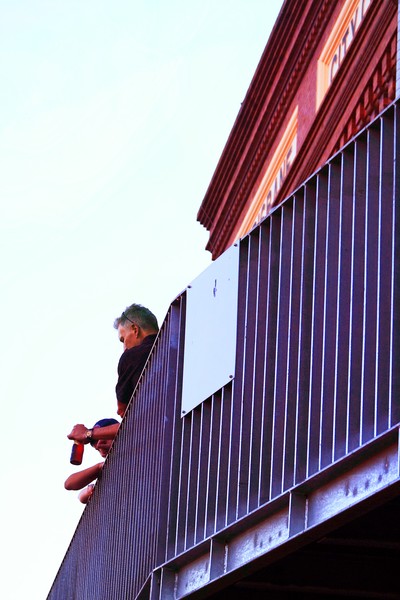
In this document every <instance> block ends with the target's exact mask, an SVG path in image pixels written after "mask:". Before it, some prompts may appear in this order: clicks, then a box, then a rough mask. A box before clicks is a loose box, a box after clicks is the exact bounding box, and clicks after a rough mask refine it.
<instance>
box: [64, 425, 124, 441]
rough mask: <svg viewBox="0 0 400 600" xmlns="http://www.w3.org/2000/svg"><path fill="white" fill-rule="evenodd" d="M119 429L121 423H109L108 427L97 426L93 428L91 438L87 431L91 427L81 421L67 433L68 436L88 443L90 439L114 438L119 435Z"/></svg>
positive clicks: (70, 438)
mask: <svg viewBox="0 0 400 600" xmlns="http://www.w3.org/2000/svg"><path fill="white" fill-rule="evenodd" d="M118 429H119V423H115V424H114V425H107V426H106V427H95V429H92V434H91V437H90V439H89V438H88V437H87V432H88V431H90V429H88V428H87V427H86V426H85V425H82V424H81V423H80V424H78V425H74V426H73V428H72V431H71V433H69V434H68V435H67V438H68V439H69V440H74V441H75V442H79V443H80V444H88V443H89V441H97V440H113V439H114V438H115V436H116V435H117V431H118Z"/></svg>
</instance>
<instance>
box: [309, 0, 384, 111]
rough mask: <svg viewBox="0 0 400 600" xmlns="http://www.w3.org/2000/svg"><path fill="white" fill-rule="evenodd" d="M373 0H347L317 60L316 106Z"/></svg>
mask: <svg viewBox="0 0 400 600" xmlns="http://www.w3.org/2000/svg"><path fill="white" fill-rule="evenodd" d="M372 2H373V0H347V2H345V4H344V6H343V8H342V10H341V12H340V15H339V17H338V19H337V21H336V23H335V24H334V26H333V28H332V32H331V34H330V36H329V38H328V40H327V42H326V44H325V47H324V49H323V51H322V53H321V56H320V58H319V60H318V76H317V108H318V107H319V105H320V104H321V102H322V100H323V97H324V96H325V94H326V92H327V90H328V89H329V87H330V85H331V84H332V81H333V80H334V78H335V75H336V73H337V72H338V70H339V69H340V66H341V64H342V62H343V60H344V57H345V56H346V54H347V51H348V49H349V47H350V44H351V43H352V41H353V39H354V37H355V35H356V33H357V31H358V29H359V27H360V25H361V23H362V21H363V19H364V17H365V15H366V12H367V10H368V8H369V7H370V5H371V4H372Z"/></svg>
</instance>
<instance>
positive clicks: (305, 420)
mask: <svg viewBox="0 0 400 600" xmlns="http://www.w3.org/2000/svg"><path fill="white" fill-rule="evenodd" d="M399 148H400V136H399V106H398V104H397V103H394V104H392V105H391V106H390V107H389V108H388V109H387V110H385V112H384V113H382V114H381V115H380V116H379V117H378V118H377V119H376V120H375V121H374V122H373V123H372V124H371V125H369V126H368V127H367V128H366V129H365V130H363V131H362V132H361V133H360V134H359V135H358V136H357V137H356V138H355V139H354V140H353V141H352V142H350V143H349V144H347V145H346V146H345V147H344V148H343V149H342V150H341V151H340V152H338V153H337V154H336V155H335V156H334V157H332V159H331V160H329V162H328V163H327V164H326V165H325V166H324V167H323V168H322V169H320V170H319V171H318V172H317V173H316V174H315V175H314V176H312V177H311V178H310V179H309V180H308V181H306V182H305V183H304V184H303V185H302V186H301V187H300V188H299V189H298V190H296V191H295V192H294V193H293V195H292V196H291V197H289V198H288V199H287V200H286V201H285V202H284V203H283V204H282V205H281V206H279V207H278V208H277V209H276V210H274V212H273V213H272V214H271V215H270V216H269V217H267V218H266V219H265V220H264V221H263V222H262V223H261V224H260V225H259V226H257V227H256V228H255V229H254V230H252V231H251V232H250V234H249V235H248V236H247V237H245V238H244V239H243V240H241V241H240V250H239V251H240V257H239V290H238V299H239V302H238V315H237V347H236V372H235V378H234V379H233V381H232V382H231V383H229V384H227V385H226V386H224V387H223V388H222V389H220V390H218V391H217V392H216V393H215V394H214V395H213V396H212V397H210V398H208V399H206V400H205V401H204V402H203V403H202V404H201V405H200V406H198V407H197V408H195V409H193V410H192V411H191V412H190V413H189V414H187V415H185V416H184V417H182V418H181V416H180V410H181V406H180V402H181V392H182V389H181V388H182V371H183V351H184V341H185V306H186V294H185V293H183V294H182V295H181V296H180V297H179V298H178V299H177V300H176V301H175V302H174V303H173V304H172V305H171V307H170V311H169V313H168V315H167V317H166V320H165V322H164V324H163V326H162V329H161V331H160V334H159V337H158V341H157V344H156V346H155V348H154V350H153V352H152V355H151V356H150V359H149V361H148V364H147V366H146V368H145V371H144V374H143V376H142V379H141V380H140V382H139V385H138V388H137V389H136V393H135V397H134V401H133V403H132V405H131V406H130V408H129V410H128V412H127V414H126V417H125V419H124V421H123V423H122V425H121V428H120V432H119V434H118V436H117V439H116V440H115V443H114V446H113V448H112V451H111V453H110V455H109V457H108V458H107V462H106V465H105V467H104V469H103V473H102V477H101V480H100V481H99V482H98V484H97V486H96V489H95V493H94V496H93V498H92V500H91V501H90V503H89V504H88V506H87V507H86V509H85V511H84V513H83V516H82V518H81V520H80V522H79V524H78V527H77V529H76V532H75V535H74V537H73V539H72V542H71V545H70V547H69V549H68V551H67V553H66V556H65V559H64V561H63V563H62V565H61V567H60V570H59V573H58V574H57V577H56V579H55V581H54V584H53V586H52V589H51V591H50V593H49V596H48V599H49V600H68V599H73V598H74V599H75V598H76V599H79V600H84V599H88V600H89V599H90V600H94V599H96V600H111V599H113V600H115V599H116V598H118V599H134V598H143V599H144V598H151V599H152V600H154V599H155V598H175V597H183V596H185V595H190V593H191V591H193V590H199V589H201V588H202V587H203V586H206V585H207V584H208V583H209V582H211V581H213V580H215V579H216V578H218V577H219V576H221V575H223V574H224V573H226V572H228V571H232V570H234V569H235V568H237V567H238V563H236V562H235V560H234V559H233V558H230V555H229V552H231V553H233V554H232V556H233V555H234V552H235V548H234V547H233V546H232V547H231V548H228V549H227V546H226V545H225V544H226V543H228V542H226V540H229V539H231V540H233V539H234V536H235V532H237V531H239V530H240V531H241V532H243V531H245V530H246V527H251V526H253V525H254V523H255V522H257V519H258V515H259V514H261V513H262V514H263V515H267V514H269V513H268V511H269V510H270V509H269V507H274V506H278V508H279V510H281V507H282V506H283V504H284V502H286V500H284V499H286V498H287V497H288V496H287V495H288V494H289V493H292V491H293V490H297V489H300V488H301V486H303V488H304V486H305V484H307V482H311V481H315V480H316V478H318V476H319V475H320V474H321V473H326V472H328V471H329V469H330V468H332V466H336V467H337V465H341V464H342V462H343V461H346V460H349V457H357V456H358V454H357V452H360V456H362V451H363V449H365V448H369V447H370V446H371V444H372V443H374V441H376V440H380V439H382V438H384V437H385V435H388V434H391V432H392V431H393V430H394V429H395V428H396V425H398V423H399V421H400V403H399V397H400V393H399V392H400V389H399V388H400V380H399V378H400V371H399V369H398V368H397V366H398V364H399V359H400V356H399V354H400V323H399V317H400V285H399V283H400V281H399V276H400V219H399V208H400V206H399V183H400V177H399V174H400V171H399V167H398V152H399ZM199 319H204V320H205V322H206V321H207V315H201V314H199ZM223 351H224V349H223V340H221V352H223ZM204 377H207V373H204ZM369 456H370V454H369ZM354 460H355V462H353V463H352V464H357V460H358V459H354ZM346 464H347V463H346ZM386 472H387V473H389V472H390V468H389V467H388V469H387V470H386ZM397 476H398V474H397V475H396V474H394V475H393V477H394V478H396V477H397ZM388 477H389V475H388ZM381 479H382V478H381ZM313 485H315V484H313ZM376 485H377V486H378V485H379V484H378V483H377V484H376ZM310 486H311V483H310V484H309V487H308V489H311V487H310ZM303 488H302V489H303ZM368 493H374V487H373V485H372V484H371V489H370V490H369V491H368ZM290 502H291V509H290V510H291V511H292V512H291V513H282V514H283V515H284V514H287V515H289V516H288V517H287V516H286V517H285V519H283V518H282V519H281V521H282V523H283V525H279V528H278V529H279V531H278V529H276V531H275V533H274V532H273V528H271V529H270V531H272V533H270V534H269V542H270V543H271V544H272V538H273V537H274V535H275V534H276V538H278V537H281V535H282V536H283V537H285V536H286V537H287V539H289V538H290V536H291V535H292V534H293V533H298V531H299V527H298V526H296V527H294V528H293V526H292V525H291V524H290V522H289V524H288V521H290V520H291V519H292V513H293V510H295V509H293V506H294V504H293V496H292V497H291V500H290ZM271 510H272V508H271ZM279 510H278V513H279ZM296 510H297V509H296ZM296 510H295V512H296ZM302 510H303V509H302ZM332 510H333V511H334V510H335V508H333V509H330V512H329V516H332ZM337 510H339V507H338V509H337ZM303 512H304V513H305V512H306V511H305V509H304V511H303ZM278 513H277V514H278ZM279 514H281V513H279ZM297 514H298V513H296V515H297ZM308 518H309V517H308ZM319 518H320V519H321V518H322V519H323V518H324V516H323V514H322V517H319ZM327 518H328V515H327ZM246 519H249V520H248V521H246ZM235 528H236V529H235ZM285 528H286V529H287V531H286V533H285V532H284V533H282V531H283V530H284V529H285ZM263 535H264V533H263ZM265 535H266V534H265ZM263 539H266V540H267V542H266V545H265V547H264V548H261V546H262V544H261V543H260V544H259V546H260V547H259V548H257V553H258V554H257V555H260V553H262V552H268V547H267V546H268V536H267V535H266V537H265V538H263ZM276 543H278V542H277V541H276V542H275V545H276ZM237 545H238V543H237V544H236V548H237ZM210 548H211V549H210ZM241 552H242V553H243V552H244V553H246V552H247V553H248V554H247V555H248V556H249V557H250V559H251V552H250V553H249V551H248V550H246V549H244V548H243V547H242V548H241ZM208 553H209V554H208ZM204 556H209V557H210V560H208V558H207V561H205V559H204V564H203V563H202V560H203V558H202V557H204ZM196 561H197V563H196ZM200 563H201V564H200ZM189 564H190V565H191V567H190V569H189V567H187V568H186V567H185V565H189ZM196 564H197V565H198V568H197V570H196ZM199 565H200V566H199ZM185 568H186V571H185ZM152 573H156V574H157V577H156V578H155V577H154V575H153V578H152V577H151V574H152ZM177 573H178V574H179V573H181V578H180V579H179V577H178V575H177ZM182 573H183V575H182ZM203 576H204V578H203ZM202 578H203V579H202Z"/></svg>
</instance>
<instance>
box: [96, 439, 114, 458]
mask: <svg viewBox="0 0 400 600" xmlns="http://www.w3.org/2000/svg"><path fill="white" fill-rule="evenodd" d="M111 444H112V440H97V441H96V443H95V444H93V448H96V450H97V451H98V452H99V453H100V456H101V457H102V458H105V457H106V456H107V454H108V452H109V450H110V448H111Z"/></svg>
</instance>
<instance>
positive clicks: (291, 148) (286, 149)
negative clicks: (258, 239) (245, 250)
mask: <svg viewBox="0 0 400 600" xmlns="http://www.w3.org/2000/svg"><path fill="white" fill-rule="evenodd" d="M297 115H298V107H296V108H295V110H294V112H293V114H292V116H291V118H290V120H289V123H288V125H287V127H286V129H285V131H284V133H283V135H282V138H281V141H280V142H279V145H278V147H277V149H276V150H275V152H274V154H273V156H272V158H271V160H270V161H269V166H268V168H267V170H266V172H265V175H264V176H263V178H262V181H261V184H260V185H259V187H258V189H257V190H256V192H255V194H254V198H253V200H252V202H251V206H250V208H249V210H248V212H247V214H246V215H245V217H244V219H243V221H242V225H241V227H240V230H239V232H238V235H237V236H236V237H237V238H240V237H243V236H244V235H246V233H248V232H249V231H250V230H251V229H252V228H253V227H255V226H256V225H258V223H260V221H262V219H263V218H264V217H266V216H267V215H268V213H269V212H270V210H271V208H272V206H273V205H274V203H275V200H276V198H277V196H278V193H279V190H280V189H281V187H282V185H283V182H284V181H285V179H286V176H287V174H288V172H289V169H290V167H291V165H292V163H293V160H294V158H295V156H296V153H297Z"/></svg>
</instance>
